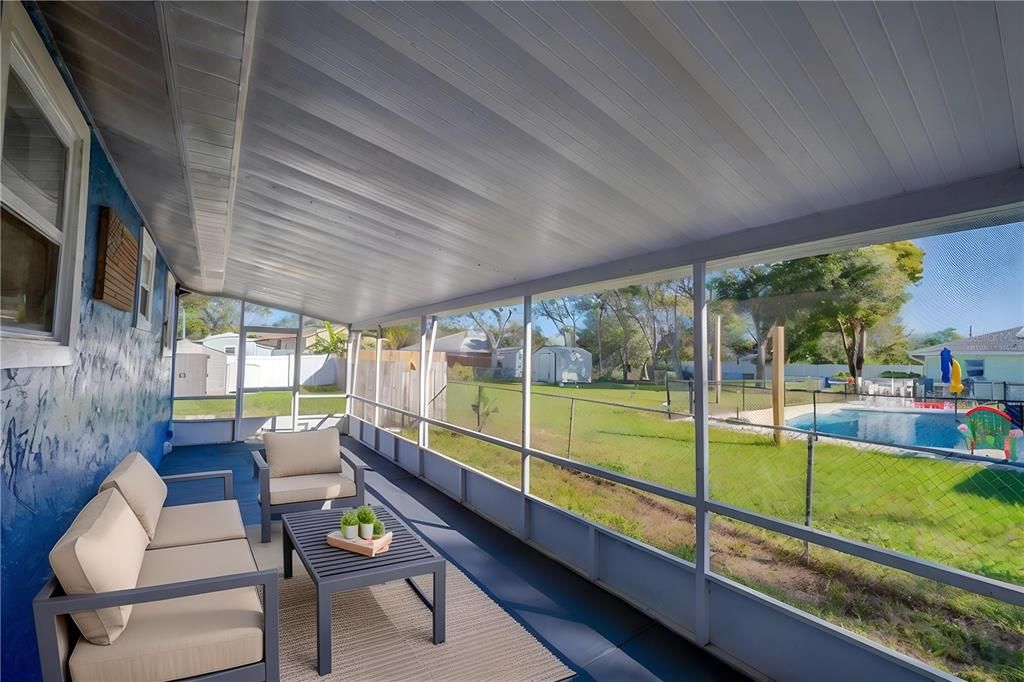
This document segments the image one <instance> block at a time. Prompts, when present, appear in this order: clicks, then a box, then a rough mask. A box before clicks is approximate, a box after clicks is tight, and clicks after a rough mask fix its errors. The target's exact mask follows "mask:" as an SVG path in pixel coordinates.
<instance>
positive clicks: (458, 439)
mask: <svg viewBox="0 0 1024 682" xmlns="http://www.w3.org/2000/svg"><path fill="white" fill-rule="evenodd" d="M482 387H483V392H484V404H485V405H490V413H489V414H488V415H487V416H486V419H484V420H483V424H482V429H481V430H482V431H483V432H485V433H489V434H492V435H496V436H500V437H502V438H506V439H508V440H512V441H516V442H518V440H519V428H520V427H519V419H520V413H521V394H519V393H517V392H512V391H506V390H498V389H499V387H501V388H505V387H508V386H507V385H504V386H501V385H490V384H482ZM558 395H571V396H577V397H588V398H591V397H592V398H594V399H600V400H614V401H616V402H621V403H628V404H634V405H641V406H645V407H660V406H661V402H663V401H664V392H663V390H661V391H658V390H656V389H654V388H653V387H639V388H632V387H628V388H618V387H606V386H601V385H600V384H597V385H593V386H592V387H579V388H559V387H550V386H545V387H537V388H536V389H535V392H534V399H533V406H532V414H533V420H532V431H531V440H532V444H533V445H534V447H537V448H539V449H543V450H547V451H549V452H553V453H555V454H559V455H566V454H568V455H569V456H570V457H571V458H573V459H576V460H579V461H585V462H588V463H592V464H597V465H600V466H603V467H605V468H608V469H612V470H615V471H619V472H622V473H626V474H629V475H631V476H635V477H637V478H643V479H647V480H650V481H655V482H657V483H660V484H663V485H666V486H668V487H672V488H675V489H678V490H682V491H685V492H692V491H693V489H694V472H693V469H694V430H693V424H692V422H690V421H689V420H685V419H673V420H668V419H666V418H665V417H664V416H661V415H657V414H650V413H644V412H639V411H636V410H630V409H628V408H623V407H611V406H606V405H595V404H591V403H584V402H582V401H577V402H576V404H575V407H574V408H572V410H573V412H572V422H573V427H572V442H571V444H570V443H569V437H568V434H569V428H568V427H569V417H570V406H569V403H570V401H568V400H564V399H559V398H555V397H554V396H558ZM479 397H480V386H477V385H465V384H455V383H451V384H449V387H448V392H447V396H446V400H447V415H448V416H447V419H448V421H450V422H452V423H455V424H459V425H460V426H465V427H468V428H473V429H476V428H477V426H478V424H477V416H476V414H475V412H474V410H473V408H472V405H473V404H474V403H476V402H477V401H478V399H479ZM431 434H432V435H431V447H432V448H434V449H436V450H438V451H440V452H443V453H445V454H446V455H449V456H451V457H453V458H455V459H458V460H460V461H462V462H465V463H466V464H469V465H470V466H473V467H475V468H478V469H480V470H482V471H485V472H486V473H489V474H491V475H493V476H495V477H497V478H499V479H501V480H504V481H506V482H508V483H510V484H512V485H515V486H517V487H518V483H519V476H520V472H519V467H520V463H519V454H518V453H516V452H513V451H510V450H506V449H503V448H499V447H496V446H490V445H486V444H483V443H480V442H479V441H475V440H474V439H471V438H468V437H465V436H460V435H458V434H454V433H451V432H448V431H444V430H442V429H436V428H433V427H432V428H431ZM710 440H711V452H710V486H711V495H712V497H713V498H714V499H716V500H719V501H722V502H727V503H730V504H734V505H737V506H740V507H743V508H745V509H751V510H754V511H758V512H762V513H765V514H769V515H772V516H776V517H779V518H783V519H786V520H789V521H794V522H798V523H802V522H803V519H804V511H805V509H804V500H805V486H806V470H807V448H806V442H805V441H802V440H796V441H786V442H785V443H784V444H783V446H782V447H777V446H776V445H775V444H774V441H773V440H771V439H770V437H769V436H768V435H760V434H755V433H748V432H741V431H734V430H729V429H719V428H712V429H711V432H710ZM531 491H532V492H533V493H534V494H535V495H537V496H538V497H541V498H544V499H547V500H549V501H551V502H553V503H554V504H557V505H559V506H561V507H563V508H566V509H569V510H570V511H573V512H576V513H579V514H581V515H583V516H586V517H588V518H590V519H592V520H594V521H595V522H597V523H601V524H603V525H605V526H608V527H611V528H614V529H616V530H618V531H620V532H623V533H625V534H627V535H630V536H633V537H636V538H638V539H641V540H643V541H645V542H648V543H649V544H652V545H654V546H656V547H659V548H661V549H664V550H666V551H668V552H671V553H674V554H676V555H677V556H681V557H683V558H687V559H690V558H692V556H693V546H694V545H693V543H694V532H693V512H692V509H690V508H689V507H687V506H686V505H682V504H678V503H675V502H672V501H670V500H666V499H663V498H658V497H656V496H653V495H648V494H645V493H639V492H637V491H634V490H631V489H629V488H625V487H623V486H618V485H615V484H611V483H608V482H605V481H600V480H597V479H593V478H591V477H588V476H581V475H578V474H574V473H572V472H569V471H566V470H563V469H561V468H559V467H556V466H552V465H550V464H547V463H545V462H536V461H535V462H534V463H533V466H532V470H531ZM813 499H814V502H813V507H812V512H813V524H814V526H815V527H816V528H819V529H822V530H826V531H829V532H833V533H836V534H840V535H843V536H844V537H848V538H851V539H855V540H861V541H865V542H870V543H872V544H876V545H879V546H882V547H886V548H889V549H893V550H897V551H900V552H906V553H909V554H913V555H916V556H920V557H923V558H927V559H931V560H934V561H937V562H940V563H944V564H948V565H951V566H955V567H958V568H962V569H965V570H968V571H973V572H977V573H980V574H982V575H986V576H990V577H993V578H998V579H1000V580H1006V581H1009V582H1014V583H1018V584H1024V474H1022V473H1017V472H1011V471H1006V470H1000V469H996V468H991V467H985V466H982V465H981V464H973V463H964V462H954V461H947V460H939V459H930V458H914V457H906V456H900V455H894V454H890V453H888V452H884V451H872V450H859V449H854V448H851V447H847V446H843V445H836V444H832V443H826V442H824V441H820V442H818V443H817V444H816V446H815V451H814V486H813ZM714 528H715V533H714V537H713V551H714V553H715V566H716V570H719V571H720V572H722V573H724V574H726V575H729V576H731V577H734V578H736V579H737V580H740V581H742V582H745V583H747V584H750V585H752V586H754V587H756V588H757V589H760V590H761V591H763V592H765V593H767V594H770V595H772V596H775V597H777V598H779V599H782V600H784V601H787V602H789V603H791V604H794V605H796V606H799V607H801V608H804V609H806V610H808V611H810V612H812V613H815V614H817V615H819V616H821V617H823V618H826V619H828V620H831V621H833V622H836V623H839V624H841V625H843V626H845V627H848V628H850V629H853V630H856V631H859V632H862V633H864V634H866V635H868V636H870V637H871V638H872V639H875V640H876V641H880V642H882V643H884V644H886V645H888V646H892V647H893V648H896V649H900V650H902V651H905V652H907V653H909V654H911V655H914V656H915V657H917V658H920V659H922V660H927V661H929V662H930V663H932V664H934V665H937V666H939V667H944V668H947V669H949V670H952V671H954V672H956V673H957V674H959V675H961V676H965V677H967V678H969V679H977V680H989V679H991V680H1013V681H1014V682H1024V652H1022V651H1021V645H1020V643H1021V642H1024V609H1020V608H1016V607H1010V606H1007V605H1004V604H1000V603H998V602H995V601H994V600H991V599H987V598H984V597H980V596H977V595H973V594H969V593H965V592H962V591H959V590H954V589H952V588H946V587H945V586H942V585H938V584H936V583H933V582H930V581H927V580H922V579H918V578H916V577H914V576H909V575H907V574H903V573H900V572H898V571H889V570H888V569H881V570H880V568H879V567H878V566H876V565H874V564H870V563H868V562H864V561H861V560H857V559H854V558H852V557H847V556H844V555H841V554H839V553H836V552H832V551H831V550H823V549H820V548H814V549H813V550H812V552H811V555H810V560H809V561H808V562H804V560H803V556H802V547H803V545H802V544H801V543H796V542H795V541H792V540H791V539H789V538H785V537H783V536H778V535H776V534H772V533H768V532H766V531H762V530H761V529H757V528H754V527H751V526H746V525H744V524H739V523H735V522H732V521H731V520H728V519H723V518H716V519H715V525H714Z"/></svg>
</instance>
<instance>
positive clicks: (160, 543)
mask: <svg viewBox="0 0 1024 682" xmlns="http://www.w3.org/2000/svg"><path fill="white" fill-rule="evenodd" d="M239 538H242V539H244V538H245V526H244V525H243V524H242V514H241V512H240V511H239V509H238V502H237V501H236V500H217V501H216V502H200V503H197V504H183V505H179V506H175V507H164V508H163V510H162V511H161V512H160V521H159V523H157V524H156V533H155V534H154V535H153V541H152V542H150V543H149V549H161V548H163V547H180V546H182V545H197V544H199V543H201V542H218V541H220V540H237V539H239Z"/></svg>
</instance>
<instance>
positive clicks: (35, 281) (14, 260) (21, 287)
mask: <svg viewBox="0 0 1024 682" xmlns="http://www.w3.org/2000/svg"><path fill="white" fill-rule="evenodd" d="M0 239H2V241H3V249H2V250H0V251H2V253H0V255H2V257H3V270H2V272H0V319H2V320H3V325H4V326H5V327H7V326H15V327H22V328H26V329H32V330H35V331H44V332H49V331H53V308H54V303H55V299H56V297H57V274H58V272H57V270H58V266H59V263H60V247H59V246H57V245H56V244H54V243H53V242H51V241H50V240H49V239H47V238H46V237H44V236H42V235H41V234H39V233H38V232H36V231H35V230H33V229H32V228H31V227H30V226H29V225H28V224H27V223H25V222H24V221H23V220H21V219H19V218H18V217H17V216H16V215H14V214H13V213H11V212H10V211H8V210H7V208H6V207H4V209H3V236H2V238H0Z"/></svg>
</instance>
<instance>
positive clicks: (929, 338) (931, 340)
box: [910, 327, 960, 348]
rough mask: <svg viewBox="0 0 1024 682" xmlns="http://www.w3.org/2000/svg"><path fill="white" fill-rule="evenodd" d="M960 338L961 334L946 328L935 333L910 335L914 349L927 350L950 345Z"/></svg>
mask: <svg viewBox="0 0 1024 682" xmlns="http://www.w3.org/2000/svg"><path fill="white" fill-rule="evenodd" d="M959 338H960V332H958V331H957V330H956V329H954V328H953V327H946V328H945V329H940V330H938V331H934V332H920V333H917V334H911V335H910V343H911V345H912V346H913V347H914V348H926V347H928V346H938V345H939V344H942V343H949V342H950V341H955V340H957V339H959Z"/></svg>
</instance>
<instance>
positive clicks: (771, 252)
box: [352, 169, 1024, 329]
mask: <svg viewBox="0 0 1024 682" xmlns="http://www.w3.org/2000/svg"><path fill="white" fill-rule="evenodd" d="M1020 220H1024V169H1015V170H1011V171H1005V172H1002V173H995V174H993V175H989V176H985V177H981V178H975V179H973V180H967V181H964V182H960V183H954V184H952V185H946V186H943V187H933V188H929V189H924V190H920V191H917V192H911V193H908V194H901V195H899V196H895V197H890V198H887V199H880V200H877V201H871V202H867V203H864V204H858V205H856V206H849V207H845V208H839V209H835V210H832V211H826V212H824V213H813V214H810V215H805V216H801V217H799V218H794V219H792V220H784V221H781V222H778V223H774V224H771V225H765V226H761V227H756V228H752V229H749V230H745V231H743V232H739V233H734V234H727V235H723V236H720V237H714V238H712V239H708V240H705V241H702V242H699V243H696V244H691V245H686V246H681V247H676V248H672V249H665V250H663V251H659V252H656V253H647V254H642V255H639V256H632V257H629V258H623V259H620V260H615V261H610V262H607V263H601V264H598V265H594V266H590V267H586V268H580V269H578V270H573V271H570V272H565V273H561V274H558V275H553V276H550V277H542V278H540V279H535V280H531V281H529V282H522V283H518V284H515V285H511V286H507V287H501V288H498V289H492V290H490V291H483V292H479V293H475V294H470V295H468V296H462V297H459V298H453V299H449V300H446V301H438V302H437V303H434V304H431V305H426V306H418V307H415V308H408V309H405V310H399V311H394V312H392V313H385V314H382V315H380V316H377V317H373V318H368V319H365V320H359V321H356V322H353V323H352V324H353V327H354V328H356V329H365V328H367V327H373V326H376V325H378V324H386V323H394V322H404V321H407V320H411V319H415V318H418V317H420V316H421V315H435V314H452V313H458V312H463V311H467V310H472V309H473V308H474V307H479V306H483V305H487V304H494V303H509V302H512V301H514V300H515V299H519V298H522V297H523V296H526V295H531V296H538V295H542V294H543V295H548V296H550V295H565V294H567V293H572V292H574V291H575V292H579V291H581V290H583V288H585V287H590V288H591V289H590V290H593V288H592V287H593V285H594V284H600V283H609V282H612V283H616V282H618V281H620V280H629V279H636V278H644V279H646V278H648V277H652V276H656V275H658V273H665V274H666V276H667V275H668V274H669V273H671V272H673V271H678V270H679V269H680V268H684V267H687V266H690V265H692V264H694V263H697V262H699V261H718V263H717V264H718V265H719V266H723V267H736V266H738V265H740V264H743V263H749V262H765V261H766V260H768V261H770V260H772V259H778V258H783V257H785V258H795V257H801V256H808V255H814V254H816V253H824V252H826V251H829V250H831V249H839V248H841V249H852V248H857V247H859V246H866V245H868V244H873V243H879V242H880V241H882V242H884V241H886V240H895V239H913V238H919V237H924V236H928V235H930V234H935V233H937V232H942V231H950V230H957V229H972V228H975V227H979V226H980V224H982V223H984V224H991V225H995V224H1001V223H1009V222H1016V221H1020ZM751 257H755V258H751Z"/></svg>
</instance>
